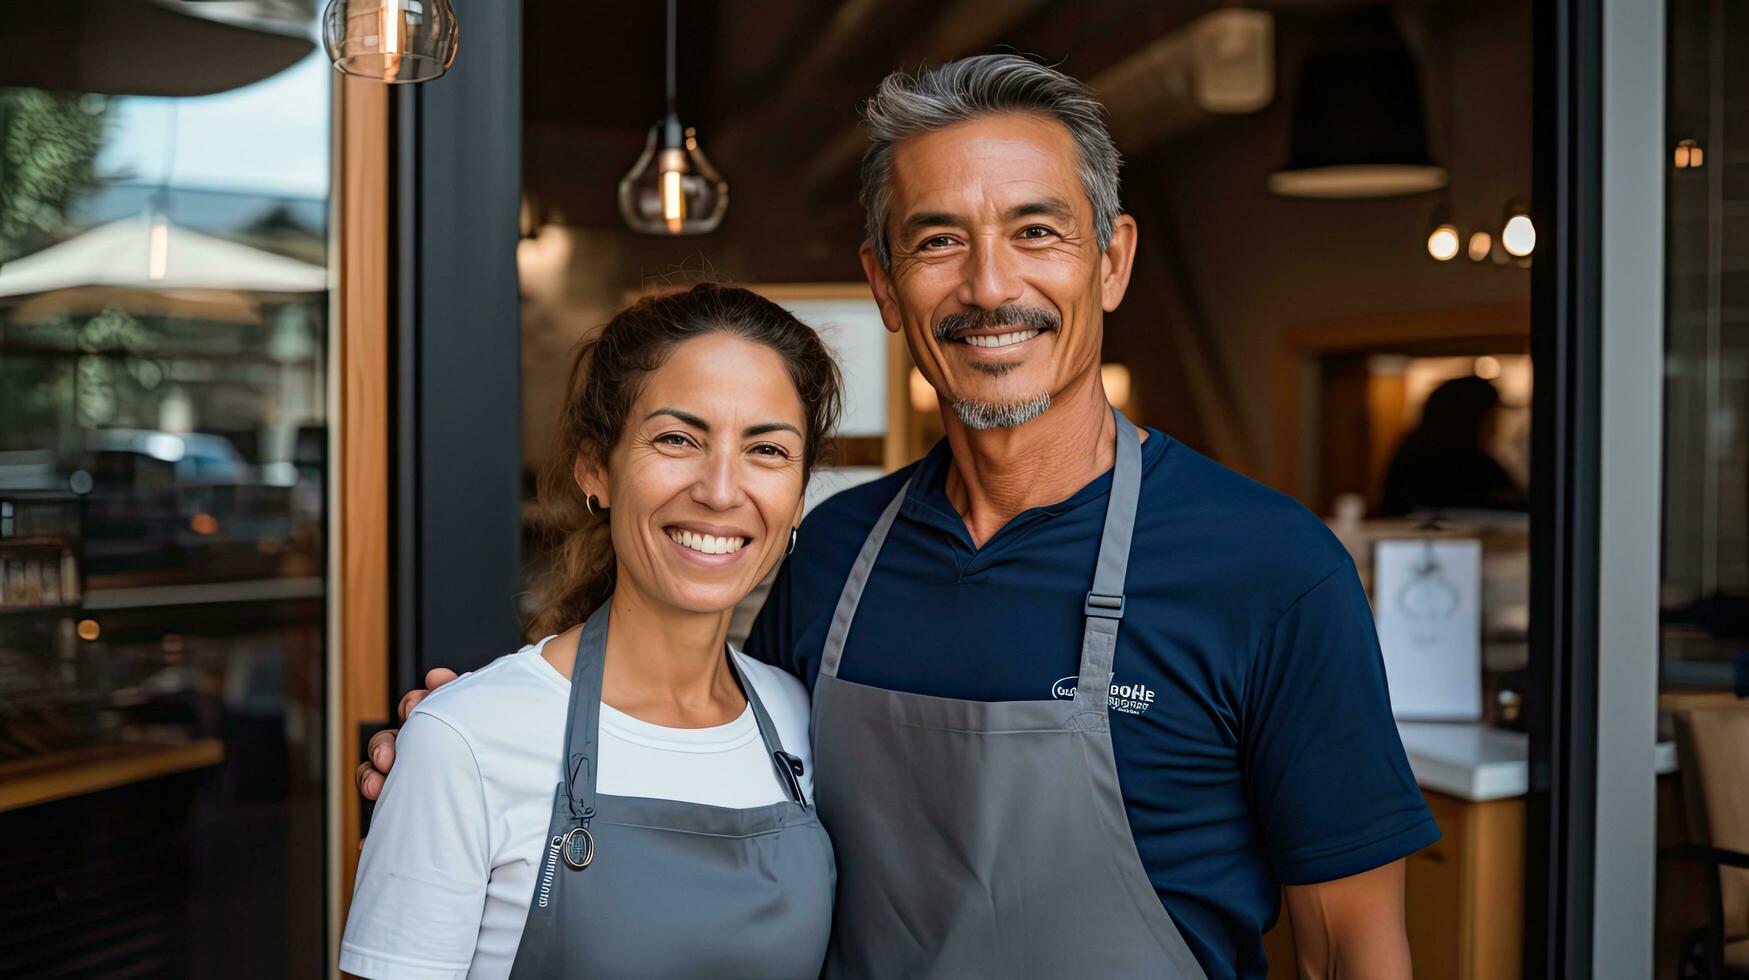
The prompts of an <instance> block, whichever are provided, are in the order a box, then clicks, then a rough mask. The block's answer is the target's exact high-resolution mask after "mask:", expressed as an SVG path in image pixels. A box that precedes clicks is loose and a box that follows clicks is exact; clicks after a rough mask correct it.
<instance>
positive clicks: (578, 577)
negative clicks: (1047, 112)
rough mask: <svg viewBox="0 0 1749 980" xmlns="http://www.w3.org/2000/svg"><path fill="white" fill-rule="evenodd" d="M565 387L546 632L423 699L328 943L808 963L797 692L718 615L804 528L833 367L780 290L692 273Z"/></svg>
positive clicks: (394, 962) (744, 964)
mask: <svg viewBox="0 0 1749 980" xmlns="http://www.w3.org/2000/svg"><path fill="white" fill-rule="evenodd" d="M567 391H568V392H569V394H568V398H567V404H566V405H565V411H564V416H563V419H562V421H561V426H560V430H561V431H560V438H561V440H562V451H561V452H558V453H555V454H554V460H555V461H554V463H553V465H552V467H551V468H550V469H549V472H548V473H547V474H545V475H544V477H543V480H542V487H541V497H542V500H543V503H544V504H545V505H546V506H545V510H546V511H547V514H548V517H549V520H550V521H552V522H553V524H554V525H555V527H556V528H558V529H559V530H560V531H561V533H562V535H563V539H564V540H563V542H562V546H561V547H560V548H559V552H558V557H557V559H556V562H555V569H554V575H553V577H552V581H551V583H550V587H549V588H548V590H547V591H546V593H545V594H544V595H543V598H542V605H541V608H540V612H539V613H538V615H537V617H536V620H535V624H534V629H533V630H531V634H532V635H545V634H556V635H546V638H545V639H542V640H540V641H539V642H538V643H535V644H533V645H531V646H528V647H524V648H523V649H522V650H520V651H518V652H517V653H513V654H511V655H509V656H506V657H502V658H500V659H498V660H496V661H494V662H493V663H491V664H490V665H488V666H487V667H485V668H484V669H482V670H479V671H477V672H475V673H472V674H469V675H467V676H465V677H463V678H461V679H460V680H457V681H455V682H452V683H450V684H446V685H444V686H443V688H442V689H441V690H438V691H435V692H433V693H432V694H431V696H430V697H428V698H426V699H425V700H424V701H423V702H422V703H420V705H419V706H418V708H417V709H416V710H415V711H414V712H413V714H412V715H411V716H410V717H409V718H408V720H407V723H406V725H405V727H403V728H402V729H401V733H400V737H399V739H398V741H397V744H396V760H395V766H394V772H393V774H392V775H391V776H390V777H389V781H388V784H387V786H386V787H385V788H384V791H383V795H382V798H381V800H380V801H379V802H378V804H377V808H376V811H375V814H374V817H373V820H372V825H371V832H370V836H369V838H368V839H367V841H366V844H365V848H364V853H363V856H362V858H361V859H360V864H359V870H358V879H357V885H356V887H355V890H354V894H353V901H352V907H351V912H350V914H349V916H348V919H347V924H346V934H345V938H344V940H343V942H342V944H341V957H340V966H341V969H343V970H346V971H348V972H350V973H354V974H358V975H361V976H366V977H375V978H381V977H435V976H446V977H448V976H462V975H464V974H465V975H467V976H469V977H487V976H506V975H509V976H516V977H551V976H578V977H582V976H615V977H617V976H663V977H681V976H724V977H727V976H761V977H801V976H807V977H814V976H817V975H818V974H819V970H820V965H821V962H822V961H823V959H824V957H825V949H826V938H827V934H828V932H829V930H830V925H831V918H832V890H833V885H834V866H833V858H832V849H831V844H830V842H829V841H828V839H827V837H826V833H825V831H824V830H823V829H822V828H821V827H820V824H819V822H818V821H817V820H816V819H815V817H814V814H813V812H812V808H811V803H810V801H809V793H810V792H811V785H812V779H811V760H810V757H809V746H808V734H807V723H808V703H807V694H806V692H805V691H804V689H803V688H802V686H801V685H800V683H799V682H797V681H796V680H795V679H794V678H792V677H790V676H789V675H788V674H785V673H783V672H781V671H779V670H776V669H775V668H772V667H768V666H766V665H764V664H762V663H759V662H757V661H754V660H751V659H749V658H747V657H744V656H742V655H741V654H740V653H739V652H738V651H734V650H731V649H729V648H728V645H727V643H726V641H725V637H726V635H727V632H728V627H729V614H730V611H731V610H732V609H733V607H734V606H735V604H736V603H737V602H739V601H740V600H741V599H742V598H743V597H745V596H746V595H747V594H748V592H750V591H751V590H752V589H753V587H754V586H755V585H756V584H757V583H758V582H759V581H760V580H761V579H763V578H764V577H765V575H766V574H767V573H768V572H770V571H771V569H772V568H773V567H774V566H775V565H776V564H777V563H778V562H779V561H780V560H782V558H783V556H784V554H785V553H786V551H787V549H788V548H789V547H791V546H792V545H793V541H794V529H795V527H796V526H797V524H799V523H800V521H801V516H802V491H803V488H804V486H805V485H806V482H807V477H808V474H809V471H810V469H811V468H812V466H813V465H814V463H815V461H816V460H817V459H818V458H819V456H820V452H821V448H822V446H823V445H824V444H825V440H826V438H827V434H828V433H829V432H830V431H831V429H832V427H833V424H834V422H835V420H836V415H837V411H838V402H839V380H838V373H837V368H836V367H835V365H834V364H833V362H832V358H831V355H830V354H829V353H828V352H827V350H826V348H825V346H824V345H823V344H821V342H820V339H819V337H818V336H817V335H816V334H815V333H814V332H813V331H812V330H810V329H809V328H808V327H806V326H805V325H803V324H802V323H800V322H799V321H797V320H796V319H795V318H794V317H793V316H791V315H790V314H789V313H788V312H787V311H785V310H784V309H782V308H781V307H779V306H777V305H776V304H774V303H771V302H770V301H768V300H765V299H762V298H760V297H759V296H756V295H754V294H753V293H750V292H747V291H746V290H742V289H733V288H726V287H721V286H716V285H711V284H705V285H700V286H696V287H694V288H693V289H692V290H691V291H689V292H686V293H682V294H676V295H671V296H664V297H657V298H650V299H645V300H643V301H642V302H640V303H638V304H637V305H635V306H632V307H631V308H629V309H627V310H625V311H623V312H621V313H620V314H619V315H618V316H616V317H614V318H613V320H612V321H611V322H610V323H608V325H607V326H606V327H605V328H604V329H603V330H602V332H601V334H600V335H599V336H598V337H597V338H595V340H594V341H593V342H592V343H590V344H589V345H587V346H586V347H585V348H584V349H583V350H582V351H581V352H580V353H579V355H578V358H577V361H576V363H575V364H574V365H573V367H572V371H571V380H570V384H569V386H568V388H567ZM579 624H581V625H579ZM555 781H556V782H557V789H556V790H555V787H554V784H555Z"/></svg>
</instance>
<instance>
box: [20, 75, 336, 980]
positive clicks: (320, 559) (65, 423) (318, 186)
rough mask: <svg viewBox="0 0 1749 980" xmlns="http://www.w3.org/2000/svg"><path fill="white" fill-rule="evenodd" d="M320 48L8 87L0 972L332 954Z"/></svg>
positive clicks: (282, 961)
mask: <svg viewBox="0 0 1749 980" xmlns="http://www.w3.org/2000/svg"><path fill="white" fill-rule="evenodd" d="M329 76H330V71H329V69H328V66H327V64H326V61H325V59H323V58H322V57H321V56H320V54H319V53H318V54H313V55H312V56H311V57H309V58H307V59H305V60H304V61H303V62H301V63H299V64H297V65H296V66H294V67H293V68H291V69H288V70H286V71H284V72H281V73H279V74H277V75H274V76H272V77H270V78H268V79H266V80H264V81H261V82H258V83H255V84H252V85H248V86H245V87H242V88H238V89H235V90H232V91H229V92H224V93H221V94H218V95H213V96H205V97H200V98H184V99H164V98H143V97H133V96H105V95H93V94H80V93H58V92H46V91H41V90H36V89H0V406H3V409H0V830H3V831H4V832H6V833H7V834H8V835H9V839H11V840H14V841H17V840H21V839H28V840H31V841H33V842H34V843H35V845H36V846H34V847H32V848H29V849H26V850H28V851H29V853H14V852H15V851H18V850H19V849H16V848H8V849H6V853H7V856H6V857H5V858H4V859H3V860H0V875H3V876H5V877H6V878H7V879H8V880H13V881H30V882H33V883H35V884H33V885H32V886H31V887H28V888H24V889H18V890H6V891H4V892H3V893H0V894H3V895H4V897H0V975H19V974H21V973H31V972H33V971H34V970H39V969H42V968H45V967H47V966H49V965H51V964H54V965H64V964H66V963H70V962H75V961H77V962H82V963H85V964H86V968H88V969H90V970H92V971H96V972H102V971H104V970H106V969H111V968H114V967H116V966H117V965H119V964H128V965H130V966H132V967H133V968H135V969H140V968H141V967H140V964H147V965H148V966H147V968H145V971H144V972H149V973H163V974H169V975H189V974H200V975H206V974H211V975H219V974H228V975H267V974H279V973H282V972H289V973H301V974H310V975H313V974H314V973H316V972H317V971H319V970H320V969H321V963H322V959H323V949H324V948H325V944H324V942H323V929H324V925H323V911H322V910H323V907H324V904H323V894H324V886H323V880H324V879H323V868H324V861H325V856H324V855H325V850H324V836H323V826H324V824H323V813H324V811H323V805H322V783H323V776H324V769H325V759H324V751H325V750H324V736H323V733H324V726H325V716H324V708H323V705H324V697H323V691H324V666H323V664H324V603H325V596H326V586H325V577H324V576H325V572H324V561H325V558H324V520H325V514H326V495H325V480H326V477H325V452H326V444H327V435H326V432H327V428H326V427H327V423H328V420H327V418H326V414H325V404H326V383H327V378H326V356H325V351H326V346H327V331H328V322H327V305H328V296H327V281H328V273H327V261H328V256H327V245H326V243H327V212H328V200H327V197H328V186H327V185H328V149H327V148H328V116H329V88H328V86H329V84H330V81H329ZM117 838H125V839H126V840H127V841H128V842H129V845H128V848H127V851H128V852H129V853H127V854H125V855H124V854H119V853H116V851H115V849H113V848H105V847H100V846H98V845H99V844H100V843H101V842H102V841H105V840H115V839H117ZM241 858H246V860H239V859H241ZM107 876H119V877H115V878H114V879H113V880H110V879H109V878H108V877H107ZM124 884H125V886H126V887H125V888H122V887H121V886H122V885H124ZM111 889H119V890H117V891H116V892H115V893H114V894H110V892H109V890H111ZM124 894H125V898H126V900H125V901H123V900H122V898H123V895H124ZM105 895H107V896H108V897H107V898H104V896H105ZM99 910H104V912H105V916H104V919H103V925H104V928H103V929H98V922H97V920H95V919H93V916H94V915H96V914H97V912H98V911H99ZM44 956H52V958H51V959H46V960H43V959H41V957H44Z"/></svg>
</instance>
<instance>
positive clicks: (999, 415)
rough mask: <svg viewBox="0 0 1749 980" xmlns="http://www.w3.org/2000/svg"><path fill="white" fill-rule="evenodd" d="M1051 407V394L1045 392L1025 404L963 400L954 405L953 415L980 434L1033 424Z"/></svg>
mask: <svg viewBox="0 0 1749 980" xmlns="http://www.w3.org/2000/svg"><path fill="white" fill-rule="evenodd" d="M1050 407H1051V393H1050V392H1048V391H1047V392H1045V393H1044V394H1042V395H1038V396H1036V397H1033V398H1029V399H1027V400H1026V401H1023V402H1008V403H1006V404H1002V403H995V402H978V401H972V400H971V399H969V398H962V399H960V400H959V401H957V402H954V403H953V413H954V414H955V415H957V416H959V419H960V421H961V422H964V423H965V424H966V427H967V428H969V429H976V430H978V431H980V432H983V431H986V430H989V429H1013V428H1018V427H1019V426H1022V425H1025V424H1026V423H1028V422H1031V421H1032V420H1033V419H1036V418H1038V417H1039V416H1040V415H1043V414H1044V413H1045V409H1047V408H1050Z"/></svg>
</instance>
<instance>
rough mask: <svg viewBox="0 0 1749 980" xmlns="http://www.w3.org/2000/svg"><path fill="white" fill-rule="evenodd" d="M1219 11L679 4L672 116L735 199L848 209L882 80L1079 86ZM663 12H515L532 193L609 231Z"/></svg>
mask: <svg viewBox="0 0 1749 980" xmlns="http://www.w3.org/2000/svg"><path fill="white" fill-rule="evenodd" d="M1217 6H1220V4H1219V2H1218V0H1165V2H1162V0H1097V2H1089V0H757V2H748V0H739V2H732V0H680V3H679V10H680V17H679V22H680V30H679V43H678V47H679V51H680V59H679V70H678V75H679V104H680V110H681V116H682V118H683V119H684V120H685V122H686V123H687V124H688V125H691V126H695V127H697V128H698V131H699V135H700V139H701V140H702V142H703V144H704V147H705V149H706V151H707V152H708V153H709V154H710V156H711V158H712V160H713V162H715V163H716V164H717V166H718V169H719V170H721V171H722V172H723V173H724V174H725V175H727V176H728V177H729V178H730V180H731V181H732V182H733V186H734V189H735V191H736V196H737V198H743V197H744V195H743V193H742V191H743V190H756V189H761V188H763V187H765V186H771V187H781V188H783V189H785V190H786V191H787V192H788V194H789V195H790V196H791V198H792V199H794V197H795V195H796V193H797V192H798V191H799V192H800V193H801V198H800V200H801V201H802V202H803V203H804V204H807V205H811V206H815V207H819V206H825V207H829V208H832V209H842V208H845V207H849V208H850V209H852V210H854V196H855V165H856V162H857V159H858V154H859V152H860V144H861V141H860V138H859V136H858V134H857V130H856V113H857V107H858V105H859V104H860V103H861V101H862V100H863V99H865V98H867V97H868V95H869V93H870V92H871V91H873V89H874V86H875V84H876V83H877V82H878V81H879V80H880V78H881V77H882V76H884V75H885V74H887V73H888V72H890V71H892V70H894V69H895V68H899V67H906V68H913V69H914V68H916V67H918V66H921V65H926V64H935V63H939V62H941V61H945V60H948V59H950V58H954V57H958V56H962V55H966V54H971V53H976V52H983V51H988V50H991V49H992V48H995V47H998V46H1000V47H1004V48H1012V49H1014V50H1019V51H1023V52H1026V53H1029V54H1034V55H1038V56H1041V57H1043V58H1045V59H1046V60H1048V61H1050V62H1052V63H1055V64H1060V65H1061V66H1062V67H1063V68H1064V70H1066V71H1069V72H1070V73H1072V74H1075V75H1077V76H1079V77H1082V78H1090V77H1092V76H1093V75H1095V74H1097V73H1098V72H1099V71H1101V70H1102V69H1104V68H1106V67H1108V66H1109V65H1111V64H1113V63H1115V62H1117V61H1119V60H1120V59H1122V58H1123V57H1124V56H1126V55H1127V54H1129V53H1131V52H1132V51H1134V50H1135V49H1136V48H1138V47H1140V46H1142V45H1143V44H1146V43H1147V42H1148V41H1150V40H1151V39H1153V38H1156V37H1158V36H1160V35H1161V34H1164V33H1166V32H1168V31H1170V30H1171V29H1173V28H1174V27H1176V26H1178V25H1180V24H1182V23H1185V22H1187V21H1189V20H1192V19H1194V18H1195V17H1197V16H1199V15H1200V14H1202V13H1204V12H1206V11H1208V10H1210V9H1213V8H1215V7H1217ZM664 8H665V5H664V4H662V3H659V2H655V0H609V2H602V3H591V4H587V5H584V4H578V3H576V2H574V0H525V6H524V35H523V43H524V52H523V55H524V59H525V75H524V83H525V84H524V90H523V106H524V111H523V115H524V119H525V122H526V124H527V143H526V156H527V162H526V164H525V168H526V171H527V173H526V177H527V183H528V186H529V189H530V191H531V192H533V193H534V194H535V196H536V197H537V198H538V199H539V201H540V203H541V205H542V206H543V207H544V208H546V209H547V210H549V211H551V212H557V213H559V214H561V215H562V216H563V217H564V219H565V220H566V221H567V222H569V223H572V224H577V225H590V226H595V225H608V224H612V223H614V222H616V221H617V218H615V216H614V215H613V212H612V205H613V195H612V192H611V190H609V189H610V188H612V187H613V186H614V184H615V183H616V182H617V181H618V179H619V177H620V175H621V174H623V173H624V172H625V171H626V170H627V169H628V168H629V167H630V165H631V163H632V161H633V160H635V159H636V157H637V154H638V152H639V150H640V148H641V147H642V145H643V140H644V134H645V131H646V130H647V129H648V127H649V126H650V124H651V123H653V122H654V121H655V120H656V119H657V117H658V116H660V115H661V112H662V108H663V106H662V49H663V39H664V35H663V17H664Z"/></svg>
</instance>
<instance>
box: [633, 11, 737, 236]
mask: <svg viewBox="0 0 1749 980" xmlns="http://www.w3.org/2000/svg"><path fill="white" fill-rule="evenodd" d="M667 20H668V24H667V26H668V47H667V58H666V68H667V79H666V81H667V84H666V88H665V92H666V94H667V97H668V112H667V114H666V115H664V116H663V117H662V118H661V119H660V120H659V121H658V122H657V123H656V125H654V126H651V127H650V135H649V138H647V139H645V140H644V153H643V155H642V156H640V157H638V162H637V163H634V164H632V169H631V171H630V172H629V173H627V174H626V175H625V177H624V178H622V179H621V180H620V182H619V214H620V217H621V218H624V219H625V223H626V226H627V227H629V228H631V229H632V230H633V231H641V232H643V233H644V234H646V235H703V234H705V233H706V232H711V231H715V230H716V227H717V225H720V224H722V223H723V214H724V212H726V211H728V210H729V182H728V181H726V180H724V179H723V178H722V175H721V174H719V173H717V168H715V167H713V166H711V162H710V159H709V158H707V157H706V156H705V155H704V149H703V148H702V147H700V146H699V145H698V133H697V132H696V131H695V130H693V129H692V128H691V127H688V126H682V125H681V124H680V115H679V113H677V112H675V110H674V95H675V81H674V79H675V72H674V67H675V64H674V63H675V57H674V41H675V36H676V34H677V33H678V31H679V27H680V19H679V15H678V10H677V4H676V0H668V18H667Z"/></svg>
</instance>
